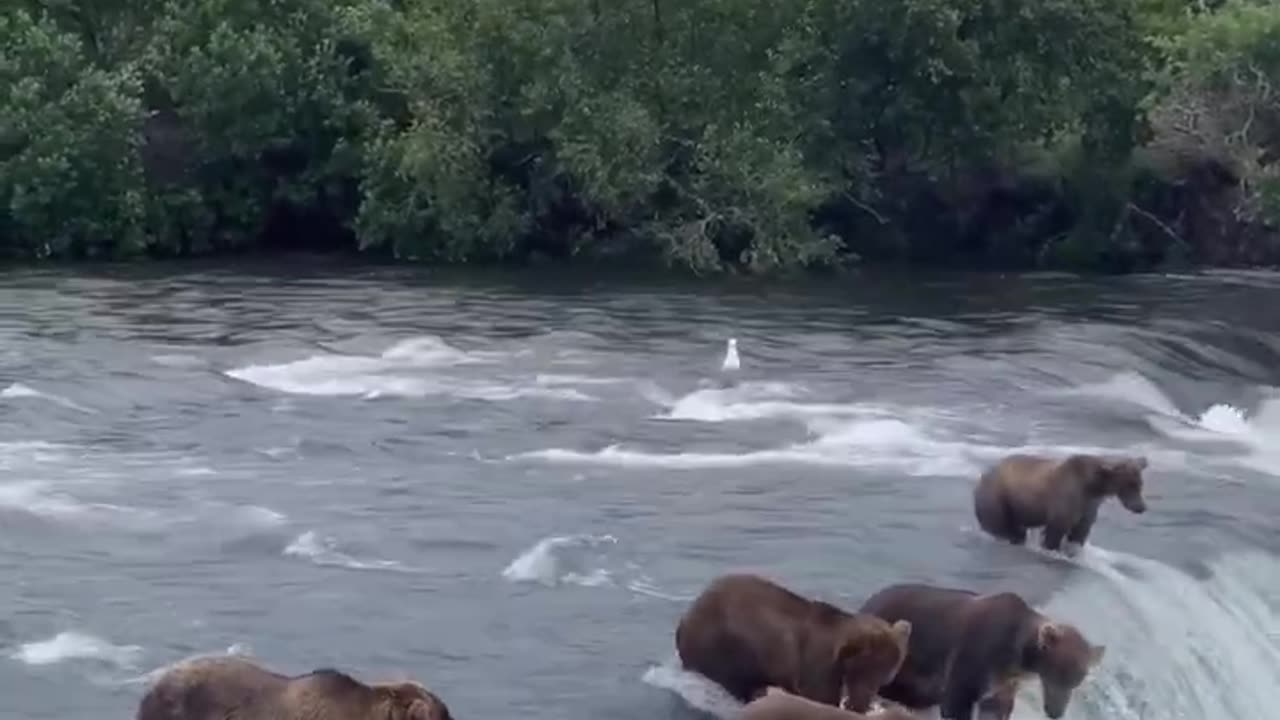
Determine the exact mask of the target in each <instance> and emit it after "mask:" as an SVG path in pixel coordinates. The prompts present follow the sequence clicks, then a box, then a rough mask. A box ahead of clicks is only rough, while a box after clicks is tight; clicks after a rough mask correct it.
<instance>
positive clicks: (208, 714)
mask: <svg viewBox="0 0 1280 720" xmlns="http://www.w3.org/2000/svg"><path fill="white" fill-rule="evenodd" d="M339 718H340V719H341V720H452V718H451V716H450V715H449V709H448V708H447V707H445V704H444V702H442V701H441V700H440V698H438V697H436V696H435V695H434V694H432V693H431V692H429V691H427V690H426V689H425V688H423V687H422V686H421V685H419V684H417V683H414V682H400V683H375V684H369V685H366V684H364V683H362V682H360V681H358V680H356V679H354V678H352V677H351V676H350V675H347V674H345V673H342V672H339V671H337V670H330V669H321V670H315V671H314V672H310V673H307V674H305V675H297V676H288V675H281V674H278V673H275V672H271V671H270V670H266V669H264V668H262V667H259V666H258V665H255V664H254V663H252V662H250V661H248V660H245V659H243V658H237V657H230V656H226V657H208V658H197V659H194V660H189V661H186V662H183V663H180V664H178V665H176V666H174V667H173V668H170V669H169V670H167V671H165V672H164V673H163V674H162V675H161V676H160V677H159V678H158V679H157V680H156V681H155V682H154V683H153V684H152V686H151V688H150V689H149V690H148V691H147V693H146V694H145V695H144V696H143V697H142V701H141V702H140V703H139V706H138V713H137V715H136V720H229V719H233V720H337V719H339Z"/></svg>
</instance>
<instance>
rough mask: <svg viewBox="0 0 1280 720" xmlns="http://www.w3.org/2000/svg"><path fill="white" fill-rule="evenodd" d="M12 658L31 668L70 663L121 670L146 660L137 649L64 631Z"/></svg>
mask: <svg viewBox="0 0 1280 720" xmlns="http://www.w3.org/2000/svg"><path fill="white" fill-rule="evenodd" d="M10 657H12V658H13V659H14V660H17V661H19V662H23V663H26V664H27V665H53V664H57V663H61V662H64V661H67V660H99V661H103V662H106V663H110V664H111V665H115V666H116V667H120V668H132V667H134V666H136V665H137V662H138V660H139V659H140V658H141V657H142V648H141V647H139V646H137V645H113V644H112V643H110V642H107V641H106V640H103V639H102V638H99V637H95V636H93V635H88V634H85V633H81V632H76V631H71V630H69V631H63V632H60V633H58V634H57V635H54V636H53V637H51V638H49V639H47V640H40V641H37V642H30V643H26V644H24V645H22V646H20V647H18V649H17V650H15V651H14V652H13V653H12V654H11V655H10Z"/></svg>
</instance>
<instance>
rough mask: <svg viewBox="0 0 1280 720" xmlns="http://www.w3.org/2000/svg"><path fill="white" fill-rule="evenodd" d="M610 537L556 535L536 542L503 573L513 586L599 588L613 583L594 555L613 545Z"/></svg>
mask: <svg viewBox="0 0 1280 720" xmlns="http://www.w3.org/2000/svg"><path fill="white" fill-rule="evenodd" d="M617 542H618V539H617V538H615V537H613V536H612V535H556V536H552V537H548V538H543V539H542V540H539V541H538V542H537V544H535V545H534V546H533V547H531V548H529V549H528V550H526V551H524V552H523V553H521V554H520V556H519V557H517V558H516V559H515V560H512V561H511V564H509V565H507V567H506V568H505V569H503V571H502V577H504V578H506V579H507V580H510V581H512V582H536V583H540V584H542V585H547V586H555V585H561V584H567V585H581V586H584V587H599V586H601V585H608V584H611V583H612V579H611V578H610V573H609V570H608V569H606V568H604V567H602V566H600V565H599V564H596V565H594V566H593V565H592V563H593V562H594V563H601V562H602V558H601V556H600V553H599V552H598V551H597V549H598V548H600V547H601V546H604V545H616V544H617Z"/></svg>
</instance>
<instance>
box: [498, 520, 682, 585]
mask: <svg viewBox="0 0 1280 720" xmlns="http://www.w3.org/2000/svg"><path fill="white" fill-rule="evenodd" d="M617 544H618V539H617V538H615V537H614V536H612V535H553V536H551V537H546V538H543V539H541V540H539V541H538V542H537V543H535V544H534V545H533V547H531V548H529V549H528V550H525V551H524V552H522V553H520V555H519V556H517V557H516V559H515V560H512V561H511V563H510V564H509V565H507V567H506V568H504V569H503V570H502V577H503V578H505V579H506V580H508V581H510V582H517V583H537V584H540V585H545V586H547V587H557V586H561V585H576V586H578V587H593V588H599V587H623V588H626V589H627V590H630V591H631V592H634V593H636V594H639V595H648V596H649V597H654V598H660V599H663V600H688V599H690V598H688V597H686V596H683V595H674V594H671V593H668V592H665V591H663V590H662V589H661V588H659V587H658V586H657V585H656V584H655V583H654V582H653V580H652V579H651V578H649V577H648V576H647V575H645V574H644V573H643V572H642V570H641V568H640V567H639V566H638V565H636V564H635V563H619V562H617V561H616V560H615V559H614V558H612V557H610V550H611V549H612V548H614V547H616V546H617Z"/></svg>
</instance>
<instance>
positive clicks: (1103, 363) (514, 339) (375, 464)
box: [0, 266, 1280, 720]
mask: <svg viewBox="0 0 1280 720" xmlns="http://www.w3.org/2000/svg"><path fill="white" fill-rule="evenodd" d="M5 280H6V282H5V283H4V285H3V289H0V341H3V342H2V343H0V530H2V531H3V532H0V572H3V575H4V577H5V579H6V588H7V590H8V591H7V592H6V593H3V594H0V697H2V698H4V700H3V701H0V709H2V710H3V711H4V713H5V716H6V717H16V718H58V719H59V720H80V719H84V720H88V719H90V718H93V719H94V720H97V719H99V718H104V717H113V718H114V717H118V718H126V717H131V716H132V713H133V711H134V708H135V707H136V704H137V701H138V699H139V697H140V694H141V692H142V689H143V688H144V687H145V681H146V678H148V677H151V676H153V674H154V673H155V672H156V671H157V670H158V669H161V668H163V667H165V666H166V665H168V664H170V663H173V662H176V661H179V660H181V659H183V658H186V657H190V656H192V655H194V654H199V653H221V652H237V653H242V654H249V655H252V656H253V657H255V658H257V659H258V660H260V661H262V662H264V663H266V664H269V665H271V666H272V667H275V668H278V669H281V670H284V671H288V672H304V671H306V670H310V669H313V668H316V667H321V666H326V665H329V666H336V667H341V668H343V669H347V670H349V671H351V672H353V673H355V674H356V675H357V676H359V677H362V678H366V679H376V678H378V677H383V676H404V675H410V676H413V677H417V678H419V679H420V680H421V681H423V682H424V683H426V684H428V685H429V686H431V687H432V688H433V689H435V690H437V691H438V692H440V693H441V694H442V695H443V696H444V698H445V699H446V701H447V702H448V703H449V705H450V707H451V708H452V709H453V710H454V715H455V716H456V717H459V718H469V717H488V718H516V717H519V718H521V719H522V720H527V719H528V720H543V719H545V720H564V718H576V717H581V718H596V717H617V718H625V719H634V720H642V719H644V720H647V719H651V718H676V719H679V720H693V719H694V718H697V717H699V715H698V713H699V710H700V711H705V712H708V713H711V714H712V715H715V716H720V717H725V718H727V717H729V716H731V715H732V713H733V710H734V707H735V705H736V704H735V703H733V701H732V700H730V699H728V698H727V697H724V695H723V693H721V692H719V691H718V689H717V688H715V687H714V686H710V685H709V684H708V683H707V682H706V681H704V680H702V679H701V678H699V677H697V676H695V675H691V674H689V673H684V672H682V671H680V670H679V669H678V667H677V665H676V663H675V660H674V629H675V624H676V621H677V619H678V618H679V616H680V614H681V612H683V610H684V608H685V607H686V605H687V603H688V602H689V601H690V600H691V599H692V598H693V597H694V596H695V595H696V594H697V593H698V592H699V591H700V590H701V589H702V587H703V586H704V585H705V584H706V583H707V582H708V581H710V579H711V578H712V577H714V576H715V575H717V574H720V573H724V572H730V571H753V572H760V573H763V574H766V575H768V576H770V577H773V578H775V579H777V580H779V581H781V582H783V583H785V584H787V585H789V586H791V587H793V588H795V589H796V590H798V591H801V592H805V593H808V594H811V595H815V596H820V597H823V598H826V599H828V600H831V601H833V602H837V603H840V604H843V605H846V606H850V607H853V606H856V605H858V604H859V603H860V602H861V601H862V599H863V598H865V597H866V596H867V595H869V594H870V593H872V592H874V591H875V590H876V589H878V588H879V587H881V586H883V585H885V584H888V583H892V582H900V581H925V582H932V583H937V584H945V585H954V586H963V587H969V588H972V589H975V590H979V591H989V590H1002V589H1011V590H1015V591H1018V592H1021V593H1023V594H1024V595H1025V596H1026V597H1027V598H1028V599H1029V600H1030V601H1031V602H1033V603H1034V604H1036V605H1038V606H1040V607H1041V608H1043V609H1044V610H1045V611H1046V612H1048V613H1050V614H1052V615H1054V616H1056V617H1060V618H1062V619H1065V620H1069V621H1071V622H1074V623H1076V624H1078V625H1079V626H1080V628H1081V629H1082V631H1083V632H1084V633H1085V634H1086V635H1088V636H1089V637H1090V639H1092V640H1094V641H1096V642H1100V643H1103V644H1106V645H1107V646H1108V650H1107V655H1106V658H1105V660H1104V662H1103V664H1102V666H1101V667H1100V668H1098V669H1097V670H1096V671H1095V674H1094V675H1093V676H1092V677H1091V678H1090V680H1089V681H1088V682H1087V683H1086V685H1085V686H1084V687H1082V688H1081V690H1079V691H1078V693H1077V695H1076V696H1075V699H1074V700H1073V702H1072V704H1071V707H1070V709H1069V710H1068V713H1067V718H1071V719H1074V720H1112V719H1115V718H1124V719H1129V718H1132V719H1134V720H1138V719H1141V720H1166V719H1168V720H1174V719H1176V718H1208V717H1215V718H1217V717H1222V718H1237V719H1241V720H1243V719H1250V720H1252V719H1253V718H1260V717H1269V716H1270V715H1271V714H1273V709H1274V708H1275V707H1276V706H1277V704H1280V532H1278V528H1277V524H1276V518H1277V517H1280V445H1277V443H1276V440H1275V438H1277V437H1280V389H1277V386H1280V315H1277V314H1276V313H1275V312H1274V311H1273V308H1275V307H1276V306H1277V301H1278V300H1280V280H1278V279H1277V277H1276V276H1272V275H1267V274H1256V273H1236V274H1209V275H1196V276H1179V277H1172V276H1163V277H1156V276H1152V277H1142V278H1127V279H1121V280H1116V279H1112V280H1098V281H1086V280H1080V279H1076V278H1071V277H1067V276H1054V277H1036V276H1027V277H1014V276H1003V277H1001V276H983V277H963V276H948V277H930V276H912V277H909V278H905V279H904V278H881V279H877V278H875V277H865V278H864V277H859V278H855V279H851V280H849V281H847V283H846V284H845V285H844V286H842V287H839V288H835V287H826V288H824V287H821V286H819V285H816V284H812V283H811V284H809V285H807V286H806V287H803V288H799V287H793V286H786V285H771V286H767V287H766V286H758V285H755V284H745V283H743V284H737V285H722V286H706V285H703V286H682V285H679V284H672V283H666V284H661V285H659V284H652V283H650V284H645V283H642V282H639V281H635V282H629V281H619V280H617V279H613V280H610V281H604V280H598V281H592V280H590V279H583V278H579V277H571V276H543V277H542V278H541V279H532V278H527V277H523V278H522V277H514V276H503V275H488V276H483V277H479V276H474V275H472V276H461V275H459V276H452V275H445V274H440V273H430V274H427V273H419V272H416V271H400V270H394V271H393V270H371V271H351V270H347V271H330V270H326V269H323V268H318V267H307V266H302V267H297V266H295V267H291V268H289V269H287V270H284V269H273V268H265V269H264V268H221V269H219V268H214V269H201V270H192V271H187V272H183V273H166V274H157V273H154V272H152V273H150V274H148V272H144V271H140V270H129V271H127V272H119V273H116V272H115V271H113V272H110V273H108V272H97V273H94V274H75V273H69V272H51V273H9V274H7V275H6V277H5ZM729 337H736V338H737V339H738V351H739V353H740V357H741V362H742V367H741V369H740V370H739V371H737V372H736V373H734V377H733V378H732V379H726V378H724V377H722V376H721V374H720V372H719V370H720V363H721V359H722V357H723V354H724V350H725V341H726V339H727V338H729ZM1015 451H1037V452H1051V453H1055V454H1058V453H1061V454H1065V453H1068V452H1075V451H1086V452H1107V453H1131V454H1145V455H1146V456H1147V457H1148V459H1149V461H1150V469H1149V470H1148V472H1147V478H1148V500H1149V505H1150V510H1149V511H1148V512H1147V513H1146V514H1145V515H1143V516H1134V515H1130V514H1128V513H1126V512H1125V511H1124V510H1123V508H1121V507H1120V506H1119V505H1118V504H1108V505H1106V506H1104V509H1103V511H1102V513H1101V516H1100V519H1099V521H1098V524H1097V525H1096V526H1095V530H1094V533H1093V536H1092V537H1091V545H1090V546H1089V547H1088V548H1087V549H1086V550H1085V551H1084V552H1083V553H1082V554H1081V555H1080V556H1078V557H1076V558H1074V559H1065V558H1058V557H1051V556H1049V555H1047V554H1045V553H1042V552H1038V551H1036V550H1035V549H1033V548H1021V549H1020V548H1012V547H1008V546H1006V545H1002V544H999V543H996V542H994V541H993V540H991V539H989V538H987V537H986V536H985V535H983V534H982V533H981V532H979V531H978V530H977V528H976V523H975V522H974V521H973V519H972V513H971V505H970V491H971V488H972V486H973V483H974V482H975V481H976V477H977V475H978V473H980V472H981V470H982V468H984V467H985V466H987V465H988V464H990V463H992V462H994V461H995V460H996V459H998V458H999V457H1000V456H1002V455H1004V454H1007V453H1010V452H1015ZM1038 692H1039V691H1038V688H1037V687H1035V686H1034V685H1031V684H1029V685H1028V686H1027V687H1025V688H1024V690H1023V695H1022V697H1021V698H1020V701H1019V705H1018V709H1017V712H1016V713H1015V717H1016V718H1019V719H1023V718H1036V717H1043V715H1042V713H1041V712H1040V698H1039V694H1038ZM695 708H698V709H697V710H695Z"/></svg>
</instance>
